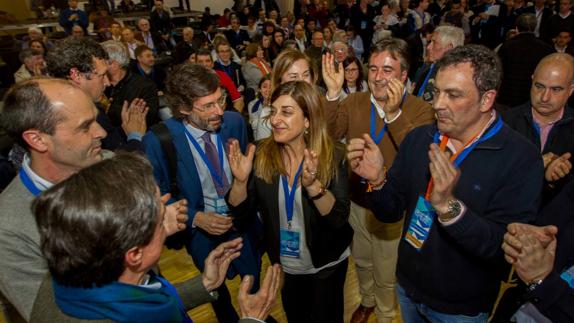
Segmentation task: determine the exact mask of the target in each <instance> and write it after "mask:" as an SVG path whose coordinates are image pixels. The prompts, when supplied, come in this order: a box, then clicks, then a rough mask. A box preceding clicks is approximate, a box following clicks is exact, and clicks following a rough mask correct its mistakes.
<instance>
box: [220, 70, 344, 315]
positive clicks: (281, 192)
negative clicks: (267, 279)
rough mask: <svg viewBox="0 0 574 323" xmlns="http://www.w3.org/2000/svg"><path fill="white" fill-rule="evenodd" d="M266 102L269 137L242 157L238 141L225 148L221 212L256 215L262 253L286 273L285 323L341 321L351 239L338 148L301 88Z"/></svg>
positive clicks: (315, 102) (317, 101) (316, 99)
mask: <svg viewBox="0 0 574 323" xmlns="http://www.w3.org/2000/svg"><path fill="white" fill-rule="evenodd" d="M271 102H272V108H271V114H270V121H271V125H272V136H271V137H269V138H267V139H264V140H262V141H260V142H259V144H258V146H257V148H255V147H254V146H250V147H249V148H248V150H247V154H246V155H243V154H242V153H241V150H240V148H239V143H238V142H237V141H233V142H232V143H231V145H230V149H229V161H230V166H231V169H232V172H233V176H234V181H233V185H232V188H231V190H230V193H229V196H228V201H229V203H228V205H230V207H231V209H232V212H233V214H240V213H247V212H248V211H249V210H250V209H252V208H257V209H258V210H259V211H260V213H261V215H262V218H263V223H264V240H265V246H266V251H267V253H268V255H269V258H270V260H271V262H272V263H281V265H282V267H283V271H284V272H285V284H284V287H283V290H282V299H283V307H284V309H285V313H286V314H287V319H288V320H289V321H290V322H298V323H299V322H343V286H344V283H345V276H346V272H347V258H348V256H349V244H350V243H351V239H352V236H353V230H352V229H351V226H350V225H349V223H348V221H347V219H348V217H349V208H350V202H349V194H348V187H347V165H346V162H345V153H344V149H342V148H341V147H340V146H337V145H336V144H335V143H334V142H333V141H332V140H331V138H330V137H329V135H328V134H327V126H326V124H327V123H326V120H325V117H324V115H323V106H322V105H323V104H322V101H321V98H320V95H319V94H318V92H317V91H315V90H314V89H313V87H312V86H311V85H309V84H308V83H306V82H302V81H295V82H287V83H284V84H281V85H280V86H279V87H278V88H277V89H276V90H275V91H274V92H273V95H272V96H271ZM252 168H253V172H251V170H252ZM251 173H252V174H251ZM250 174H251V176H250ZM235 212H238V213H235Z"/></svg>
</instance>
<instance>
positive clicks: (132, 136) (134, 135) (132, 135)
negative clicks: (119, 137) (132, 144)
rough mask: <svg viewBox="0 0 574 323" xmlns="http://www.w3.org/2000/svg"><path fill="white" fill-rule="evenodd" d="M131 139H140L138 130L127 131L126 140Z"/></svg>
mask: <svg viewBox="0 0 574 323" xmlns="http://www.w3.org/2000/svg"><path fill="white" fill-rule="evenodd" d="M132 139H134V140H137V141H142V135H141V133H138V132H130V133H128V141H130V140H132Z"/></svg>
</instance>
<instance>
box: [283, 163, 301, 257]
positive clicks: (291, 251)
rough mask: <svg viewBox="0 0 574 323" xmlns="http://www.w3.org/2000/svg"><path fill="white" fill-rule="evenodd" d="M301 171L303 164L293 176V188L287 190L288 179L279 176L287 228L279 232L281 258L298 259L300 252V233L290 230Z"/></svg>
mask: <svg viewBox="0 0 574 323" xmlns="http://www.w3.org/2000/svg"><path fill="white" fill-rule="evenodd" d="M302 170H303V162H301V164H299V169H298V170H297V173H296V174H295V179H294V180H293V187H292V188H291V190H289V179H288V178H287V177H286V176H283V175H281V183H282V184H283V196H284V200H285V213H286V215H287V228H286V229H285V228H282V229H281V231H280V234H281V236H280V241H281V242H280V247H279V253H280V255H281V256H285V257H291V258H299V255H300V253H301V252H300V251H301V248H300V247H301V246H300V244H301V233H300V232H299V231H297V230H293V229H291V221H293V215H294V212H295V210H294V207H295V192H297V184H298V181H299V176H300V175H301V171H302Z"/></svg>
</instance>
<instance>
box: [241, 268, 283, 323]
mask: <svg viewBox="0 0 574 323" xmlns="http://www.w3.org/2000/svg"><path fill="white" fill-rule="evenodd" d="M281 277H282V271H281V266H280V265H279V264H275V265H273V266H269V267H268V268H267V273H266V274H265V279H264V280H263V283H262V284H261V288H259V291H258V292H257V293H255V294H249V290H250V289H251V286H253V276H245V277H243V280H242V281H241V284H240V285H239V294H238V295H237V301H238V303H239V309H240V310H241V318H247V317H250V318H255V319H258V320H262V321H263V320H265V319H266V318H267V316H268V315H269V312H271V307H273V304H275V301H276V300H277V294H278V293H279V290H280V289H281Z"/></svg>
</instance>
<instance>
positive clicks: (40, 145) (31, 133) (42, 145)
mask: <svg viewBox="0 0 574 323" xmlns="http://www.w3.org/2000/svg"><path fill="white" fill-rule="evenodd" d="M48 136H49V135H48V134H46V133H44V132H42V131H40V130H38V129H28V130H26V131H24V132H23V133H22V139H24V141H25V142H26V144H28V146H29V147H30V149H33V150H36V151H38V152H42V153H43V152H46V151H47V150H48V147H49V140H50V139H49V138H48Z"/></svg>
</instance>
